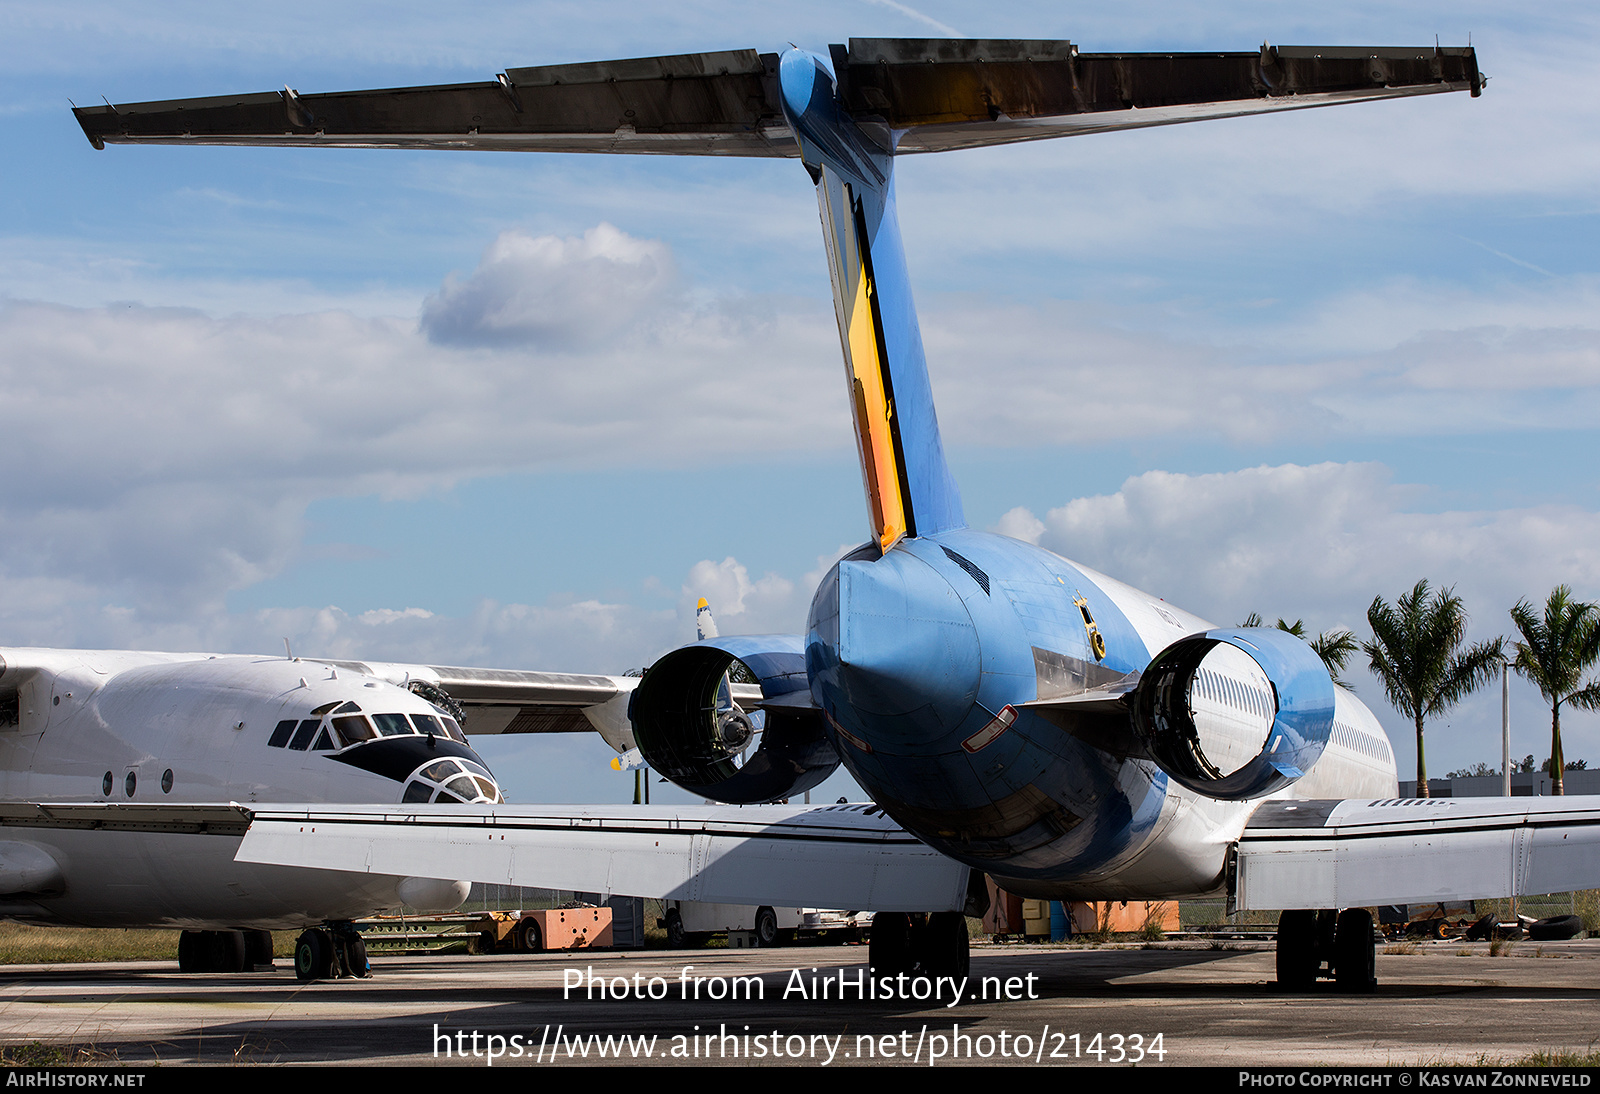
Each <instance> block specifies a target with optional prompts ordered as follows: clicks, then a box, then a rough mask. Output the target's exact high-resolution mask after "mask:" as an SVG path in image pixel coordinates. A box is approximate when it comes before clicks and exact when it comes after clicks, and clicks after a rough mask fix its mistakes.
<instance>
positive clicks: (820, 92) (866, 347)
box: [780, 50, 966, 550]
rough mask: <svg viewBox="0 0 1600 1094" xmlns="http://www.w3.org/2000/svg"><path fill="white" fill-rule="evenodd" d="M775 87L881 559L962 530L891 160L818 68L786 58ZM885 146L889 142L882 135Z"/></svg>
mask: <svg viewBox="0 0 1600 1094" xmlns="http://www.w3.org/2000/svg"><path fill="white" fill-rule="evenodd" d="M780 75H781V84H782V92H783V105H784V113H785V115H786V117H787V118H788V121H789V124H790V126H791V127H792V128H793V129H794V132H795V134H796V137H797V138H798V140H799V143H800V149H801V155H802V157H803V158H804V161H805V164H806V168H807V170H809V171H810V172H811V177H812V179H813V180H814V181H815V182H816V184H817V202H818V205H819V207H820V212H821V216H822V232H823V237H824V240H825V241H826V243H827V249H828V272H829V276H830V277H831V279H832V282H833V304H834V310H835V313H836V315H837V317H838V321H839V338H840V341H841V343H842V344H843V349H844V359H845V375H846V379H847V381H848V383H849V385H850V410H851V414H852V417H853V418H854V422H855V428H856V446H857V449H858V451H859V454H860V458H861V475H862V480H863V484H864V486H865V488H866V495H867V509H868V512H869V514H870V516H871V519H872V531H873V536H874V537H875V538H876V539H877V541H878V544H879V546H880V547H881V548H882V549H883V550H888V549H889V548H890V547H892V546H893V545H894V544H895V543H896V542H897V541H898V540H899V539H900V538H901V537H902V536H917V535H928V534H930V533H933V532H942V531H946V530H949V529H951V528H960V527H963V526H964V525H965V524H966V520H965V518H964V517H963V516H962V512H961V496H960V494H959V493H957V491H956V486H955V481H954V479H952V478H951V476H950V469H949V467H948V465H947V464H946V463H945V456H944V443H943V442H942V441H941V440H940V438H939V420H938V416H937V415H936V414H935V412H934V408H933V392H932V389H931V388H930V386H929V383H928V365H927V360H926V358H925V357H924V356H923V350H922V332H921V330H920V329H919V328H918V326H917V310H916V305H915V304H914V303H913V301H912V299H911V283H910V281H909V279H908V277H907V275H906V261H905V250H904V248H903V247H902V246H901V242H900V224H899V218H898V216H897V215H896V211H895V199H894V153H893V151H892V150H889V149H886V148H884V146H883V145H882V144H880V143H878V140H877V139H875V138H874V136H872V135H869V134H868V133H867V132H865V131H864V130H863V129H862V127H860V126H859V125H857V124H856V123H855V122H854V121H853V120H851V119H850V118H849V117H848V116H846V115H845V114H843V113H842V112H841V111H840V110H839V106H838V100H837V98H836V91H835V85H834V80H833V77H832V75H831V74H830V73H829V71H828V70H827V68H826V67H825V66H824V65H823V64H822V62H821V61H820V60H819V59H818V58H816V57H813V56H812V55H811V54H808V53H805V52H802V51H800V50H791V51H789V52H788V53H786V54H785V55H784V57H783V61H782V65H781V68H780ZM881 138H882V139H884V140H891V139H892V138H891V137H890V136H889V134H888V131H887V130H884V132H883V133H882V134H881Z"/></svg>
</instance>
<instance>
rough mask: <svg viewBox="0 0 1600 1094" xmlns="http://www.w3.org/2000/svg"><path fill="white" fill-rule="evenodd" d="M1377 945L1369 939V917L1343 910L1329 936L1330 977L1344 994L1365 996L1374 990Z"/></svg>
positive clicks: (1361, 910)
mask: <svg viewBox="0 0 1600 1094" xmlns="http://www.w3.org/2000/svg"><path fill="white" fill-rule="evenodd" d="M1377 952H1378V944H1377V941H1376V940H1375V939H1374V938H1373V935H1372V913H1371V912H1369V911H1367V910H1366V909H1365V908H1346V909H1345V910H1344V911H1342V912H1340V913H1339V925H1338V927H1337V928H1335V930H1334V933H1333V976H1334V979H1335V980H1336V981H1338V984H1339V990H1340V991H1344V992H1355V993H1361V992H1369V991H1373V990H1375V989H1376V988H1377V986H1378V977H1377V975H1376V973H1377V961H1378V958H1377Z"/></svg>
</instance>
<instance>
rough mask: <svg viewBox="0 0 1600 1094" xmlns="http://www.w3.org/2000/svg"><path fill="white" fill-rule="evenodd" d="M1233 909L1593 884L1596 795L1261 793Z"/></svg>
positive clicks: (1599, 857)
mask: <svg viewBox="0 0 1600 1094" xmlns="http://www.w3.org/2000/svg"><path fill="white" fill-rule="evenodd" d="M1237 856H1238V857H1237V875H1236V885H1235V889H1234V896H1235V899H1236V902H1237V904H1238V906H1239V907H1240V908H1243V909H1272V908H1358V907H1372V906H1375V905H1380V904H1428V903H1433V902H1435V901H1441V900H1470V899H1477V898H1487V897H1508V896H1526V895H1530V894H1536V893H1564V892H1569V891H1572V890H1575V889H1593V888H1597V887H1600V797H1579V796H1574V797H1561V798H1427V799H1399V800H1396V799H1388V800H1379V801H1359V800H1345V801H1272V802H1267V803H1266V804H1264V805H1263V806H1262V807H1261V808H1260V809H1258V810H1257V811H1256V813H1255V815H1254V816H1253V817H1251V819H1250V824H1249V826H1248V827H1246V829H1245V832H1244V835H1243V837H1242V838H1241V839H1240V840H1239V842H1238V845H1237Z"/></svg>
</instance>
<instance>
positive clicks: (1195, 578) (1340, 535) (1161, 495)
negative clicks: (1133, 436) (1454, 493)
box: [997, 463, 1600, 634]
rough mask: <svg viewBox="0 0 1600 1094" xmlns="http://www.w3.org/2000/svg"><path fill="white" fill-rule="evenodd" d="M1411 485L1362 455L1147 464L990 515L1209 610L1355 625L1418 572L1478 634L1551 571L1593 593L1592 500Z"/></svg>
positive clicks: (1497, 628)
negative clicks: (1189, 469) (1530, 498)
mask: <svg viewBox="0 0 1600 1094" xmlns="http://www.w3.org/2000/svg"><path fill="white" fill-rule="evenodd" d="M1424 493H1425V492H1424V491H1423V490H1421V489H1420V488H1418V487H1415V486H1406V485H1397V484H1395V483H1394V482H1392V481H1391V476H1390V474H1389V471H1388V469H1387V468H1385V467H1383V466H1382V465H1380V464H1372V463H1364V464H1362V463H1358V464H1339V463H1325V464H1318V465H1316V466H1313V467H1301V466H1296V465H1292V464H1289V465H1284V466H1280V467H1255V468H1249V469H1246V470H1242V471H1233V472H1227V473H1223V474H1213V475H1183V474H1175V473H1172V472H1166V471H1153V472H1149V473H1147V474H1144V475H1140V476H1137V477H1135V478H1131V479H1129V480H1127V481H1126V482H1125V483H1123V485H1122V489H1121V490H1119V491H1117V492H1116V493H1115V494H1107V495H1100V496H1098V497H1090V498H1078V499H1075V500H1073V501H1070V502H1068V503H1066V504H1065V505H1063V506H1061V507H1059V508H1056V509H1051V510H1050V511H1049V512H1048V513H1046V514H1045V516H1044V518H1043V520H1042V521H1040V520H1038V518H1035V517H1033V515H1032V514H1031V513H1029V512H1028V511H1027V510H1026V509H1021V510H1013V511H1012V512H1010V513H1007V514H1006V516H1005V517H1004V518H1002V521H1001V525H1000V529H997V530H1001V529H1020V530H1023V531H1025V532H1031V531H1034V530H1035V529H1036V528H1037V530H1038V536H1037V539H1036V542H1038V543H1039V544H1040V545H1041V546H1043V547H1046V548H1048V549H1050V550H1052V551H1055V552H1057V553H1058V554H1062V555H1066V556H1067V557H1069V558H1074V559H1077V560H1079V561H1081V562H1084V563H1086V564H1087V565H1090V566H1092V567H1094V568H1095V569H1098V570H1103V571H1105V572H1106V573H1109V574H1113V575H1115V576H1116V577H1118V578H1120V579H1122V580H1124V581H1128V582H1130V583H1132V584H1134V585H1137V586H1139V587H1141V588H1144V589H1147V590H1149V591H1150V592H1153V593H1156V594H1158V595H1162V596H1165V597H1167V598H1169V599H1171V600H1173V601H1174V602H1175V603H1178V604H1180V605H1182V606H1183V607H1186V608H1190V609H1191V610H1194V611H1197V612H1199V613H1200V614H1201V615H1204V616H1208V617H1209V618H1211V619H1213V620H1215V621H1218V622H1221V623H1234V622H1237V621H1238V620H1239V619H1242V618H1244V616H1245V615H1247V614H1248V613H1249V612H1251V611H1259V612H1260V613H1261V614H1263V615H1265V616H1267V617H1268V618H1272V617H1274V616H1278V615H1282V616H1286V617H1288V618H1291V619H1293V618H1296V617H1304V618H1305V619H1306V620H1307V621H1308V622H1309V623H1313V624H1314V625H1316V626H1317V627H1319V628H1323V627H1330V626H1335V625H1338V626H1347V627H1351V628H1352V629H1356V630H1360V629H1362V627H1363V626H1364V620H1365V614H1366V608H1367V605H1368V604H1370V603H1371V602H1372V599H1373V597H1375V596H1379V595H1381V596H1384V597H1386V598H1388V599H1391V600H1392V599H1393V598H1394V596H1395V595H1397V594H1398V593H1400V592H1403V591H1405V590H1407V589H1409V588H1410V587H1411V586H1412V585H1413V584H1415V583H1416V581H1417V580H1418V579H1420V578H1428V579H1430V580H1431V581H1433V582H1434V583H1436V584H1442V585H1454V586H1456V588H1457V591H1458V592H1459V593H1460V594H1461V595H1462V596H1463V597H1464V598H1465V600H1466V602H1467V607H1468V609H1469V610H1470V611H1473V612H1475V613H1476V615H1477V617H1478V620H1479V623H1480V629H1482V630H1484V631H1485V632H1487V633H1490V634H1498V633H1501V632H1502V631H1503V630H1504V629H1505V624H1504V621H1503V619H1502V617H1503V614H1504V612H1505V611H1506V610H1507V609H1508V608H1510V606H1511V605H1512V604H1514V603H1516V601H1517V600H1518V599H1520V598H1522V597H1530V598H1534V599H1540V598H1542V597H1543V595H1544V593H1545V592H1547V591H1548V590H1549V589H1550V588H1552V587H1553V586H1555V585H1556V584H1558V583H1561V582H1566V583H1568V584H1571V585H1572V586H1574V587H1575V588H1576V589H1579V590H1587V591H1586V592H1584V593H1583V594H1582V595H1587V596H1600V513H1595V512H1592V511H1588V510H1583V509H1579V508H1577V507H1576V506H1556V505H1551V506H1538V507H1531V508H1525V509H1503V510H1492V511H1485V512H1468V511H1458V512H1444V513H1438V512H1426V511H1419V509H1420V506H1419V505H1418V503H1419V502H1420V501H1422V500H1424ZM1038 525H1042V528H1038V527H1037V526H1038ZM1022 538H1029V537H1027V536H1024V537H1022Z"/></svg>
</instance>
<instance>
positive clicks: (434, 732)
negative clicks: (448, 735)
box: [411, 714, 445, 737]
mask: <svg viewBox="0 0 1600 1094" xmlns="http://www.w3.org/2000/svg"><path fill="white" fill-rule="evenodd" d="M411 720H412V721H413V722H415V723H416V724H417V732H418V733H423V734H427V735H428V736H430V737H442V736H445V732H444V730H442V729H440V728H439V719H437V718H435V717H434V716H433V715H431V714H413V715H412V716H411Z"/></svg>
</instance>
